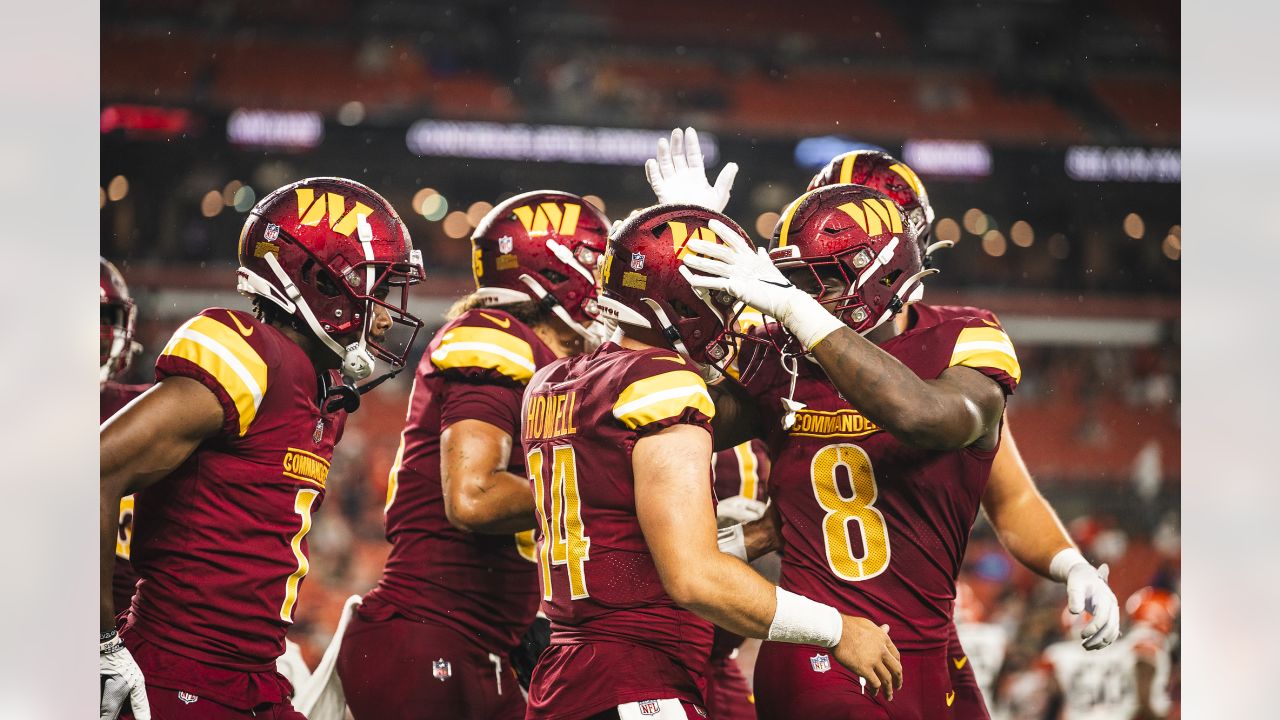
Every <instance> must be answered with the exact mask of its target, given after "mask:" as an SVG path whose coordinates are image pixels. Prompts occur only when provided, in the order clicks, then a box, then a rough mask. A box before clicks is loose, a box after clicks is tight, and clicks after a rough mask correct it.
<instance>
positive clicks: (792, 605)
mask: <svg viewBox="0 0 1280 720" xmlns="http://www.w3.org/2000/svg"><path fill="white" fill-rule="evenodd" d="M777 596H778V607H777V609H776V610H774V611H773V623H772V624H771V625H769V637H768V639H769V640H773V641H776V642H786V643H799V644H802V645H821V646H822V647H835V646H836V645H837V644H839V642H840V636H841V635H842V634H843V633H844V620H842V619H841V617H840V613H839V612H837V611H836V609H835V608H833V607H831V606H830V605H823V604H822V603H820V602H814V601H812V600H810V599H809V598H807V597H804V596H803V595H797V594H795V593H793V592H788V591H786V590H783V589H782V588H777Z"/></svg>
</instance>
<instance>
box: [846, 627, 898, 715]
mask: <svg viewBox="0 0 1280 720" xmlns="http://www.w3.org/2000/svg"><path fill="white" fill-rule="evenodd" d="M840 619H841V620H842V621H843V622H844V630H843V631H842V633H841V635H840V642H839V644H837V645H836V646H835V647H834V648H831V654H832V655H834V656H835V659H836V662H838V663H840V664H841V665H843V666H845V667H846V668H849V669H850V670H852V671H853V672H855V673H857V674H858V676H859V677H861V678H863V679H864V680H866V681H867V688H868V689H869V690H870V691H871V694H872V695H875V694H876V693H878V692H883V693H884V696H885V699H887V700H892V699H893V693H894V691H895V690H898V689H899V688H901V687H902V656H901V655H900V654H899V653H898V648H897V647H895V646H894V644H893V641H892V640H890V639H889V626H888V625H876V624H875V623H873V622H871V621H870V620H868V619H866V618H863V617H852V616H849V615H841V616H840Z"/></svg>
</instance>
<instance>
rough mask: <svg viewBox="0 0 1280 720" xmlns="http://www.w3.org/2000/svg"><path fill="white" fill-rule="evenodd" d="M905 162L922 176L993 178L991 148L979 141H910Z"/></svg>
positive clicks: (904, 150) (903, 149) (905, 154)
mask: <svg viewBox="0 0 1280 720" xmlns="http://www.w3.org/2000/svg"><path fill="white" fill-rule="evenodd" d="M902 161H903V162H905V163H906V164H907V165H908V166H910V167H911V169H912V170H915V171H916V173H917V174H920V175H932V176H934V177H950V178H980V177H987V176H988V175H990V174H991V148H989V147H987V144H986V143H983V142H979V141H977V140H907V141H906V142H904V143H902Z"/></svg>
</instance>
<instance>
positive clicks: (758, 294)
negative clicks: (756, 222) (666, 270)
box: [683, 220, 844, 350]
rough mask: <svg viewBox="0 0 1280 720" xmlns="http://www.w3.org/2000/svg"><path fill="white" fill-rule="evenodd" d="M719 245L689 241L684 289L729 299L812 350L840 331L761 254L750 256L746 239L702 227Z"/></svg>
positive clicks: (715, 224)
mask: <svg viewBox="0 0 1280 720" xmlns="http://www.w3.org/2000/svg"><path fill="white" fill-rule="evenodd" d="M707 226H708V227H710V228H711V231H712V232H714V233H715V234H716V235H717V236H719V238H720V239H721V240H723V241H724V243H725V244H724V245H721V244H719V243H713V242H709V241H707V240H690V241H689V242H688V244H687V245H686V247H687V248H688V249H689V250H691V251H692V252H689V253H686V254H685V256H684V258H683V262H684V264H685V265H686V266H687V267H688V268H689V269H691V270H697V271H698V272H699V273H704V274H702V275H698V274H695V273H690V272H687V271H686V272H684V273H683V275H684V277H685V279H686V280H688V281H689V284H690V285H692V286H694V287H696V288H707V289H709V290H723V291H724V292H727V293H729V294H730V295H732V296H733V297H735V298H737V299H739V300H741V301H743V302H745V303H746V304H748V305H750V306H751V307H753V308H755V309H757V310H759V311H760V312H762V313H764V314H765V315H768V316H770V317H772V318H774V319H775V320H777V321H778V322H780V323H782V326H783V327H785V328H786V329H787V330H788V331H789V332H791V334H793V335H795V336H796V338H797V339H799V340H800V342H802V343H804V347H805V349H806V350H811V349H813V346H814V345H817V344H818V343H819V342H820V341H821V340H822V339H823V338H825V337H826V336H827V335H830V334H831V333H833V332H835V331H836V330H837V329H839V328H841V327H844V323H843V322H841V321H840V319H839V318H837V317H836V316H834V315H832V314H831V313H829V312H827V310H826V308H824V307H822V305H820V304H819V303H818V301H817V300H815V299H813V298H812V297H810V296H809V295H808V294H807V293H805V292H803V291H802V290H800V289H799V288H797V287H796V286H795V285H792V284H791V281H790V280H787V278H786V277H784V276H783V274H782V272H781V271H779V270H778V268H776V267H774V265H773V261H772V260H770V259H769V253H768V251H767V250H765V249H764V248H759V249H757V250H755V251H754V252H753V251H752V250H751V246H750V245H749V244H748V243H747V241H746V239H744V238H743V237H742V236H740V235H738V233H737V232H735V231H734V230H733V229H731V228H730V227H729V226H728V225H725V224H724V223H722V222H720V221H719V220H712V221H711V222H709V223H707Z"/></svg>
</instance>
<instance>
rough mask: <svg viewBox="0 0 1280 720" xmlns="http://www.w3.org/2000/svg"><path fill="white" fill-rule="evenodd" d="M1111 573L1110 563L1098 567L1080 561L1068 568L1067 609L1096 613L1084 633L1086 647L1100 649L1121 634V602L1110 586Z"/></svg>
mask: <svg viewBox="0 0 1280 720" xmlns="http://www.w3.org/2000/svg"><path fill="white" fill-rule="evenodd" d="M1108 574H1110V569H1109V568H1108V567H1107V564H1106V563H1103V564H1102V565H1101V566H1099V567H1098V568H1097V569H1095V568H1094V567H1093V566H1092V565H1090V564H1089V563H1088V562H1078V563H1076V564H1075V565H1073V566H1072V567H1071V569H1070V570H1068V571H1067V610H1068V611H1070V612H1071V613H1073V614H1075V615H1079V614H1080V613H1081V612H1086V613H1089V614H1090V615H1092V616H1093V617H1092V618H1091V619H1090V620H1089V623H1088V624H1087V625H1085V626H1084V630H1082V631H1081V632H1080V638H1081V639H1082V640H1083V641H1084V642H1083V643H1081V644H1082V645H1084V649H1085V650H1099V649H1101V648H1104V647H1106V646H1108V645H1110V644H1111V643H1113V642H1115V641H1116V638H1118V637H1120V603H1119V602H1118V601H1117V600H1116V594H1115V593H1114V592H1112V591H1111V588H1110V587H1109V586H1108V585H1107V575H1108Z"/></svg>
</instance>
